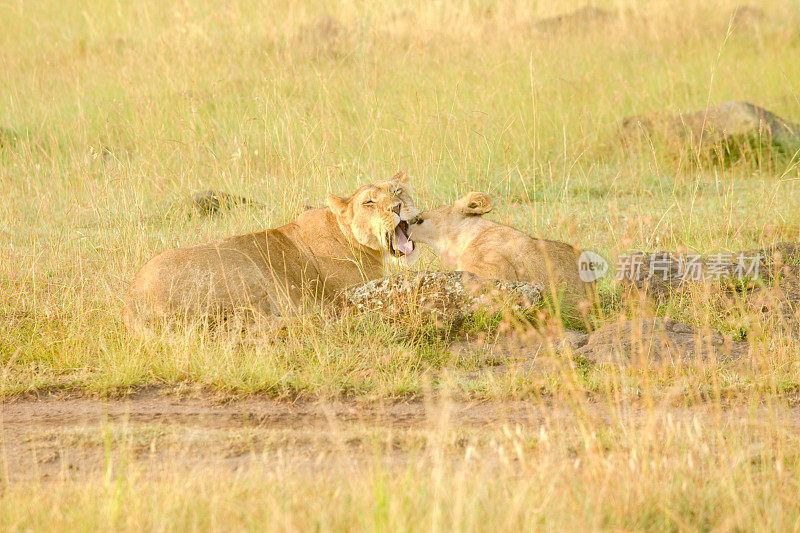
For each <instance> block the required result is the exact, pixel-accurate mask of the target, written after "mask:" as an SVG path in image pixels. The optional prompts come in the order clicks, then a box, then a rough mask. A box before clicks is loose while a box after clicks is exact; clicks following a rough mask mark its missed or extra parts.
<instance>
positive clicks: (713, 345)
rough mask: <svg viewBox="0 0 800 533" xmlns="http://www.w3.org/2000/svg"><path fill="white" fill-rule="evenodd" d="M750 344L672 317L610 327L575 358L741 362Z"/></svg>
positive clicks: (624, 361) (597, 361)
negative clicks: (699, 328) (739, 360)
mask: <svg viewBox="0 0 800 533" xmlns="http://www.w3.org/2000/svg"><path fill="white" fill-rule="evenodd" d="M747 349H748V345H747V344H746V343H743V342H736V341H733V340H731V339H729V338H725V337H723V336H722V335H721V334H720V333H719V332H718V331H715V330H712V329H707V330H705V331H701V330H698V329H696V328H694V327H692V326H689V325H687V324H683V323H680V322H676V321H674V320H672V319H669V318H648V319H636V320H627V321H623V322H617V323H613V324H608V325H605V326H603V327H601V328H600V329H598V330H597V331H595V332H593V333H592V334H591V335H589V339H588V341H587V342H586V344H585V345H584V346H583V347H581V348H579V349H577V350H575V352H574V355H576V356H578V357H581V358H584V359H586V360H588V361H589V362H591V363H595V364H600V363H622V364H629V363H631V364H636V365H644V366H648V365H650V364H651V363H677V362H679V361H697V360H706V359H713V360H720V361H729V360H735V359H738V358H740V357H742V356H744V355H746V354H747Z"/></svg>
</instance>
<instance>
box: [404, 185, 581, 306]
mask: <svg viewBox="0 0 800 533" xmlns="http://www.w3.org/2000/svg"><path fill="white" fill-rule="evenodd" d="M493 206H494V203H493V202H492V199H491V198H490V197H489V196H488V195H486V194H484V193H481V192H470V193H468V194H467V195H466V196H464V197H463V198H461V199H460V200H458V201H456V202H455V203H454V204H453V205H445V206H441V207H438V208H436V209H433V210H430V211H426V212H424V213H422V214H421V215H419V216H418V217H417V218H416V219H415V220H414V221H413V224H412V225H411V237H412V238H413V239H414V241H415V242H418V243H423V244H427V245H429V246H431V247H432V248H433V249H434V250H436V252H437V253H438V254H439V256H440V257H441V259H442V262H443V263H444V264H445V266H447V267H448V268H452V269H454V270H462V271H466V272H471V273H473V274H475V275H477V276H480V277H482V278H491V279H502V280H510V281H527V282H532V283H538V284H540V285H542V287H543V288H544V289H545V291H546V293H549V294H550V295H551V296H552V297H554V298H558V299H559V301H560V302H561V303H562V304H565V307H566V308H567V309H570V310H573V309H574V307H575V306H577V305H578V304H579V303H580V302H581V301H583V300H590V299H591V297H592V295H593V293H594V290H593V284H591V283H585V282H584V281H582V280H581V278H580V274H579V270H578V257H579V252H578V250H576V249H575V248H573V247H572V246H571V245H569V244H567V243H564V242H559V241H550V240H545V239H537V238H534V237H531V236H529V235H527V234H525V233H523V232H521V231H519V230H517V229H514V228H512V227H510V226H506V225H503V224H499V223H497V222H492V221H491V220H488V219H486V218H483V217H482V215H484V214H486V213H488V212H489V211H491V210H492V208H493Z"/></svg>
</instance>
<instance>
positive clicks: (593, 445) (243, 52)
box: [0, 0, 800, 530]
mask: <svg viewBox="0 0 800 533" xmlns="http://www.w3.org/2000/svg"><path fill="white" fill-rule="evenodd" d="M737 4H738V2H736V1H734V0H715V1H713V2H704V3H702V4H697V3H694V2H688V1H682V0H679V1H676V2H667V1H657V0H653V1H642V2H633V1H622V0H619V1H615V2H611V1H610V2H595V3H594V5H597V6H598V7H603V8H607V9H612V10H614V11H615V12H616V13H617V15H616V16H615V17H613V18H612V19H611V20H610V21H607V22H606V23H604V24H603V25H601V26H593V25H591V24H589V25H587V26H583V27H579V28H573V29H569V28H566V29H560V30H554V31H550V30H543V29H541V27H540V26H537V22H538V21H540V20H541V19H542V18H543V17H548V16H552V15H556V14H559V13H562V12H567V11H569V10H571V9H572V8H577V7H580V6H581V5H582V4H581V3H580V2H571V1H570V2H560V3H558V4H557V5H556V4H552V5H550V4H545V3H539V4H530V3H521V2H512V1H502V0H501V1H473V2H467V3H458V2H448V1H442V2H411V3H406V4H404V5H398V4H396V3H394V2H377V3H375V2H345V3H340V2H327V3H314V2H291V3H282V4H280V5H274V4H273V3H267V2H255V1H244V0H242V1H230V2H206V3H190V2H137V3H124V2H101V1H89V2H82V3H75V2H69V1H68V2H51V1H41V2H5V3H2V4H0V28H2V29H3V31H0V98H2V102H3V104H4V105H2V106H0V183H2V184H3V187H4V196H3V198H4V200H5V201H3V202H1V203H0V231H1V232H2V235H3V242H4V244H5V245H4V246H3V247H2V249H0V316H1V317H2V328H0V364H1V366H0V369H1V370H2V374H0V395H2V396H4V397H6V398H8V397H11V396H14V395H17V394H19V393H21V392H24V391H30V390H42V389H44V388H51V387H55V388H67V389H70V390H81V391H90V392H107V391H119V390H124V389H126V388H129V387H137V386H142V385H150V384H165V385H175V384H188V385H190V386H204V387H207V388H210V389H213V390H226V391H233V392H234V393H245V394H246V393H256V392H266V393H268V394H271V395H275V396H278V397H292V398H294V397H297V396H301V397H306V398H330V397H340V396H341V395H342V394H345V395H347V396H352V397H356V398H359V399H362V400H385V399H397V398H409V397H413V398H420V397H428V396H436V395H440V394H449V395H452V396H453V397H455V398H456V399H460V400H464V399H481V400H496V399H507V398H516V399H524V400H525V401H529V402H532V404H534V405H541V406H542V408H543V409H549V408H554V407H560V408H563V409H566V410H567V411H568V412H571V413H573V414H574V415H575V416H569V417H566V420H569V422H565V423H564V426H563V427H550V426H548V425H547V423H543V424H538V425H537V426H536V427H533V426H532V427H526V428H525V429H523V430H520V431H522V434H521V436H519V435H516V434H515V433H514V430H513V428H512V429H510V430H509V431H511V434H510V435H506V434H505V433H504V432H502V431H500V430H496V431H494V432H493V431H491V430H489V429H487V430H486V431H487V433H486V434H487V435H489V437H488V441H489V443H486V444H482V445H478V444H476V445H475V447H470V446H469V445H468V446H467V447H466V448H465V449H461V448H457V447H456V448H453V447H452V446H450V445H448V446H450V447H448V446H445V451H441V450H440V448H438V447H437V446H439V444H435V445H434V444H431V445H426V446H425V447H424V448H423V449H422V451H421V452H420V458H419V459H420V460H419V461H402V462H401V463H400V465H399V466H398V465H397V464H390V465H388V466H387V465H386V464H385V462H383V461H382V459H383V456H382V452H381V451H380V450H381V447H380V446H378V451H376V452H375V453H374V454H372V455H370V454H367V455H368V456H367V457H361V458H360V459H359V461H358V462H359V464H360V466H359V469H358V470H356V472H357V475H338V476H337V475H330V476H322V477H319V478H318V477H315V476H312V475H309V474H308V473H307V472H306V473H304V472H302V471H299V472H296V471H295V469H294V467H292V465H288V466H285V467H284V466H281V467H280V468H278V467H274V468H273V467H269V468H267V467H265V468H263V469H256V470H255V471H254V472H250V473H247V474H242V475H239V476H233V477H231V478H230V479H227V478H226V480H227V481H228V482H229V485H226V488H225V490H221V489H220V483H218V482H217V479H216V478H215V477H213V476H212V475H210V474H202V473H200V474H198V475H197V477H196V478H193V479H187V478H186V476H184V475H183V474H176V475H175V477H174V479H169V478H168V479H161V480H150V479H142V478H141V477H139V476H138V475H137V474H136V471H135V469H133V470H132V471H124V472H121V473H119V474H118V475H116V474H115V475H114V476H112V477H110V478H109V479H108V480H106V481H105V482H104V483H99V484H98V483H96V482H85V483H82V482H76V481H70V480H67V481H64V482H63V483H60V484H57V486H56V487H55V488H53V487H50V486H47V487H43V486H40V485H21V486H10V485H8V484H5V485H2V486H3V489H2V490H3V497H2V501H1V502H0V507H2V509H3V512H2V513H0V517H2V518H0V519H2V520H3V521H4V524H5V526H6V527H8V528H9V529H26V528H28V527H32V528H36V529H40V528H42V529H47V528H48V527H50V526H51V527H52V528H55V527H60V526H64V527H67V528H71V529H83V528H85V527H97V528H100V527H104V528H105V527H114V528H121V529H139V528H141V527H145V528H152V529H162V528H163V529H189V528H197V529H201V528H202V529H206V528H222V527H225V525H226V524H228V523H233V524H235V525H237V526H238V527H240V528H255V527H260V526H262V525H264V524H265V523H266V524H268V525H270V526H271V527H274V528H275V529H308V528H311V527H319V528H320V529H345V528H349V527H352V528H357V529H382V528H385V529H451V528H452V527H453V526H455V527H458V528H459V529H475V530H482V529H494V528H495V526H496V527H497V528H499V529H519V528H523V527H525V528H540V529H557V530H563V529H579V528H580V529H584V528H585V529H604V528H608V529H616V528H619V529H638V528H644V529H715V528H718V529H723V530H733V529H748V530H749V529H780V530H784V529H797V528H798V525H797V524H798V522H797V520H798V519H797V516H798V513H797V506H798V498H797V493H798V491H797V467H798V461H797V457H796V451H795V448H796V438H797V437H796V428H795V425H794V421H793V419H792V416H793V415H792V411H791V410H789V411H786V413H788V414H785V415H784V414H778V413H783V412H784V411H783V410H785V409H788V408H790V407H791V405H792V404H793V402H794V401H795V398H796V396H797V390H798V387H799V386H800V385H799V384H798V377H797V376H798V374H797V371H798V361H800V358H798V349H797V348H798V344H797V340H796V339H795V338H794V337H793V336H792V335H787V334H785V333H784V332H783V330H782V328H781V327H780V325H779V324H771V323H766V324H762V318H761V317H759V316H757V315H755V314H753V313H752V312H751V311H748V310H747V309H745V308H744V307H741V306H729V307H727V308H725V309H724V312H723V311H721V310H720V306H719V302H718V301H717V300H716V299H715V295H713V294H707V293H701V292H698V293H697V294H692V295H690V296H689V297H685V298H682V299H675V300H674V301H671V302H670V303H669V304H668V305H667V306H666V307H665V308H661V309H652V308H650V309H644V310H642V309H634V310H632V309H630V308H629V307H628V306H627V305H626V304H625V303H624V302H621V301H620V300H619V295H618V293H617V289H616V287H615V286H614V284H613V283H611V282H609V281H606V282H604V283H603V284H602V285H601V292H602V294H603V297H604V298H605V302H606V305H605V307H604V309H603V311H602V313H600V314H599V316H598V317H596V318H597V320H598V321H599V322H600V323H603V322H608V321H612V320H616V319H617V318H619V317H620V316H628V315H630V314H631V313H634V312H636V313H653V312H659V313H665V312H666V313H669V314H670V315H671V316H673V317H678V318H680V319H681V320H683V321H685V322H688V323H690V324H694V325H697V326H711V327H715V328H718V329H721V330H722V331H723V332H724V333H728V334H739V333H740V332H741V331H742V330H743V328H744V329H745V330H747V331H750V332H752V333H751V335H750V337H749V340H751V341H752V349H751V352H750V355H749V356H748V362H747V364H745V365H743V366H740V367H736V368H730V367H727V366H725V365H721V364H716V363H708V364H706V363H702V364H696V365H694V364H688V365H685V366H682V367H678V368H662V369H655V370H653V369H649V370H641V369H621V368H618V369H608V368H604V369H592V368H583V367H580V366H578V367H576V366H574V365H569V364H567V363H564V364H563V365H562V366H561V367H559V368H555V369H550V370H546V371H543V372H542V373H539V374H533V375H522V374H515V373H513V372H512V373H509V374H503V375H500V374H497V375H495V374H492V373H480V372H479V371H480V370H481V369H482V368H484V367H485V366H486V363H487V361H485V360H484V359H483V358H482V355H481V354H479V353H475V354H461V355H453V353H451V352H450V351H449V350H448V349H447V339H442V338H441V337H440V336H437V335H436V334H435V333H434V332H430V331H427V330H420V329H419V328H417V327H416V326H417V324H415V323H413V322H411V323H408V324H399V325H398V324H397V323H393V322H390V321H384V320H376V319H374V318H372V317H366V318H364V317H361V318H359V317H351V318H346V319H337V320H325V319H323V318H320V317H308V318H306V319H304V320H301V321H298V322H297V323H296V324H293V325H292V326H290V328H289V329H288V330H287V331H286V332H284V334H283V336H282V337H281V338H278V339H276V340H274V342H270V343H262V344H255V345H244V346H242V345H240V344H238V343H235V342H217V341H215V340H213V339H207V338H202V337H200V338H187V339H186V341H185V342H184V343H183V344H177V345H175V344H167V343H161V342H142V341H140V340H139V339H136V338H132V337H131V336H130V335H128V334H127V333H126V332H125V331H124V330H123V327H122V324H121V319H120V311H121V297H122V294H123V293H124V290H125V289H126V286H127V282H128V280H129V279H130V278H131V276H132V274H133V272H134V271H135V270H136V268H138V267H139V266H140V265H141V264H142V263H143V262H144V261H146V260H147V259H148V258H149V257H151V256H152V255H154V254H155V253H157V252H158V251H160V250H162V249H164V248H166V247H170V246H177V245H182V244H189V243H193V242H198V241H204V240H208V239H211V238H215V237H218V236H222V235H229V234H234V233H240V232H246V231H251V230H255V229H259V228H264V227H273V226H277V225H279V224H281V223H283V222H285V221H288V220H291V219H292V218H293V217H294V216H295V215H296V213H298V212H299V211H300V210H301V209H303V206H305V205H319V204H321V202H322V201H323V198H324V194H325V193H326V192H329V191H331V192H338V193H342V194H345V193H347V192H348V191H351V190H353V189H354V188H355V187H356V186H357V185H358V184H359V183H361V182H363V181H365V180H368V179H371V178H372V177H376V176H389V175H392V174H394V173H395V172H396V171H397V170H398V169H403V170H405V171H406V172H407V173H409V174H410V175H412V176H413V177H414V179H415V181H416V194H417V197H418V199H419V201H420V203H421V204H422V205H423V206H432V205H436V204H438V203H443V202H449V201H451V200H453V199H454V198H456V197H458V196H460V195H462V194H463V193H465V192H467V191H468V190H483V191H486V192H489V193H490V194H492V195H493V196H494V197H495V199H496V204H497V208H496V210H495V213H493V214H492V217H494V219H495V220H499V221H502V222H507V223H510V224H513V225H514V226H517V227H519V228H521V229H523V230H525V231H527V232H529V233H531V234H536V235H541V236H544V237H547V238H553V239H561V240H566V241H569V242H571V243H574V244H575V245H578V246H581V247H583V248H589V249H593V250H596V251H598V252H600V253H601V254H603V255H605V256H607V257H614V256H616V255H618V254H620V253H625V252H629V251H631V250H635V249H641V250H654V249H670V250H679V249H690V250H696V251H699V252H713V251H718V250H731V249H734V250H735V249H748V248H756V247H761V246H765V245H769V244H771V243H773V242H775V241H780V240H797V233H798V229H800V215H799V213H800V203H799V202H800V200H798V198H800V196H799V195H798V194H797V187H798V184H797V178H798V177H800V176H799V174H798V167H797V160H796V158H795V159H793V158H792V157H791V155H789V156H787V155H785V154H784V155H774V154H767V155H766V156H765V157H761V158H758V157H754V156H753V155H752V154H750V155H746V156H745V157H743V158H742V159H739V160H736V161H733V162H731V163H729V164H724V165H718V164H711V163H708V162H703V161H699V162H698V161H697V160H696V159H695V158H693V157H692V155H691V154H689V153H686V154H677V155H675V154H669V155H668V154H665V153H663V152H662V151H660V150H659V148H658V147H655V146H654V147H651V148H648V147H646V146H645V147H643V148H642V149H640V150H637V151H633V152H630V151H625V150H623V149H622V148H621V147H620V145H619V143H618V142H617V138H616V136H615V131H616V124H617V123H618V121H619V120H620V119H622V118H623V117H625V116H629V115H635V114H640V113H643V112H647V111H653V110H673V111H677V110H693V109H699V108H702V107H704V106H706V105H708V104H709V103H719V102H723V101H727V100H732V99H740V100H748V101H752V102H754V103H756V104H759V105H762V106H764V107H766V108H768V109H770V110H772V111H774V112H776V113H778V114H779V115H781V116H785V117H787V118H789V119H794V120H800V97H799V95H800V93H799V92H798V80H800V65H798V62H797V61H796V57H797V56H798V52H800V34H798V30H797V28H798V27H800V10H799V9H798V8H797V6H796V5H795V3H794V2H791V1H788V0H786V1H781V0H776V1H774V2H763V3H759V4H757V5H756V4H754V7H755V8H757V9H759V10H762V11H763V16H761V17H755V18H752V19H747V20H745V21H740V22H738V23H735V24H732V19H731V13H732V10H733V9H734V8H735V7H736V6H737ZM202 188H219V189H223V190H226V191H229V192H233V193H237V194H241V195H244V196H247V197H251V198H254V199H256V200H258V201H260V202H262V203H264V204H265V205H266V207H265V208H263V209H261V208H257V207H247V208H243V209H240V210H235V211H232V212H230V213H227V214H225V215H224V216H221V217H215V218H199V217H197V216H194V215H192V214H191V212H190V210H188V209H187V208H185V206H183V205H182V204H181V199H182V198H185V197H186V196H187V195H188V193H189V192H191V191H193V190H197V189H202ZM426 265H433V266H435V265H436V263H435V260H434V259H433V258H432V257H428V258H426V259H425V260H424V261H423V262H422V264H421V266H426ZM475 328H476V329H480V324H477V325H476V326H475ZM501 362H502V361H501ZM475 373H478V375H477V377H475V376H474V375H473V374H475ZM593 404H599V405H600V406H601V408H602V409H603V410H605V411H608V412H611V413H625V412H627V410H629V409H633V410H636V411H637V412H638V413H639V414H638V415H637V416H636V417H630V418H626V417H625V416H622V415H620V417H619V418H616V419H613V420H611V421H608V420H605V419H598V418H592V417H588V418H586V417H584V416H583V414H584V413H585V412H586V411H587V410H590V406H591V405H593ZM684 405H690V406H691V408H692V409H699V410H703V411H706V410H707V411H710V413H711V415H708V416H707V417H705V416H706V415H703V416H701V415H699V414H696V413H695V411H689V413H688V414H685V415H684V414H682V413H684V411H681V410H680V409H677V407H678V406H684ZM731 405H734V406H737V408H739V409H742V410H743V411H737V413H740V412H741V413H745V414H742V415H741V416H738V415H737V416H734V415H731V414H730V411H728V408H729V407H730V406H731ZM765 407H766V408H765ZM673 410H674V412H673ZM695 417H696V418H695ZM634 419H635V422H634ZM670 420H671V421H670ZM695 420H699V422H695ZM552 423H553V424H555V422H552ZM540 428H542V429H540ZM442 431H443V436H441V439H442V440H444V441H448V439H451V437H452V435H454V434H456V433H457V430H456V429H455V428H451V429H450V430H442ZM526 432H529V433H530V434H527V433H526ZM492 439H494V440H495V441H496V442H495V444H494V445H492V444H491V440H492ZM437 442H438V441H437ZM442 446H444V445H442ZM472 449H479V451H480V453H477V452H470V451H469V450H472ZM501 450H502V452H501ZM472 453H477V454H476V455H471V454H472ZM337 468H338V467H337ZM342 468H344V467H342ZM167 477H168V476H167ZM310 495H313V496H314V499H313V500H312V501H309V496H310ZM19 502H24V504H20V503H19Z"/></svg>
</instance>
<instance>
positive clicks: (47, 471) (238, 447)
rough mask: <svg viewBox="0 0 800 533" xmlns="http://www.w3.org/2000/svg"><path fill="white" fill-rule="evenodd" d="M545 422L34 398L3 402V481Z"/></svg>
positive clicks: (178, 401)
mask: <svg viewBox="0 0 800 533" xmlns="http://www.w3.org/2000/svg"><path fill="white" fill-rule="evenodd" d="M542 420H543V415H542V413H541V411H539V410H538V408H536V407H534V406H532V405H531V404H526V403H523V402H517V403H508V402H505V403H503V402H498V403H457V404H453V403H448V404H441V403H438V404H435V405H431V404H426V403H424V402H412V403H408V402H399V403H385V404H380V405H378V404H366V405H365V404H359V403H355V402H337V403H311V402H294V403H292V402H286V401H276V400H272V399H269V398H251V399H245V400H237V401H227V402H223V401H221V400H220V399H219V398H215V397H210V396H200V397H197V396H195V397H190V398H186V397H179V396H177V395H175V394H173V393H169V392H164V391H161V390H159V389H150V390H146V391H142V392H139V393H136V394H134V395H132V396H130V397H128V398H125V399H113V400H104V399H101V398H87V397H70V396H68V395H65V394H51V395H45V396H43V397H38V398H37V397H33V396H29V397H26V398H21V399H17V400H13V401H10V402H6V403H4V404H2V405H1V406H0V477H5V478H6V479H9V480H11V481H20V480H32V479H59V478H61V477H70V478H74V477H83V476H88V475H93V474H99V473H102V472H103V471H104V469H105V468H106V466H107V464H108V458H109V451H110V453H111V454H112V455H114V456H116V455H118V454H123V453H127V454H129V456H130V458H132V459H133V462H135V463H136V465H137V466H138V467H141V468H142V469H143V470H144V471H145V472H153V473H155V472H159V471H161V470H162V469H163V468H164V467H165V466H168V467H169V469H170V470H173V471H174V470H187V469H195V468H201V467H210V466H218V467H223V468H225V469H228V470H237V469H239V468H243V467H245V466H247V465H249V464H251V463H252V462H253V461H255V460H257V461H259V462H261V463H263V462H264V460H265V458H266V459H267V461H268V462H269V456H270V453H269V451H270V450H271V451H273V452H274V451H276V450H281V452H282V453H283V454H284V455H285V454H286V453H288V454H289V455H290V456H291V458H292V463H293V465H295V466H296V465H297V464H300V465H303V463H306V464H307V466H310V467H312V468H317V467H319V466H320V465H319V464H316V463H320V457H322V456H325V457H329V456H330V455H331V452H337V450H338V451H342V449H346V451H347V453H348V455H350V456H351V458H352V456H356V457H357V456H358V455H359V453H360V452H362V451H365V450H368V449H369V446H368V443H366V442H364V439H363V438H362V437H363V434H364V433H365V432H367V433H368V432H370V431H372V432H374V431H376V430H377V431H384V432H387V431H388V432H392V431H394V432H397V433H403V432H404V431H408V430H411V431H413V430H420V431H425V430H427V429H435V428H436V427H441V426H443V425H446V426H447V427H449V428H452V427H455V428H466V429H469V428H486V427H500V426H502V425H506V424H512V425H517V424H520V425H529V424H540V423H541V422H542ZM339 441H341V442H339ZM362 448H363V449H362ZM400 449H401V451H402V446H401V447H400ZM271 455H275V454H271ZM277 455H281V454H277ZM323 459H324V458H323ZM322 462H325V461H324V460H322Z"/></svg>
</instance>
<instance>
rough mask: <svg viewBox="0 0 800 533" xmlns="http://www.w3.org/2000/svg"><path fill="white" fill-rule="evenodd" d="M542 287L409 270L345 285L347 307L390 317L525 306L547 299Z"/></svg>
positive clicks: (457, 316)
mask: <svg viewBox="0 0 800 533" xmlns="http://www.w3.org/2000/svg"><path fill="white" fill-rule="evenodd" d="M542 294H543V289H542V287H541V286H539V285H535V284H532V283H525V282H512V281H501V280H495V279H483V278H479V277H477V276H475V275H474V274H470V273H469V272H425V271H420V272H404V273H401V274H398V275H395V276H391V277H387V278H380V279H376V280H372V281H369V282H367V283H364V284H362V285H358V286H356V287H353V288H351V289H348V290H346V291H345V292H344V293H343V294H342V300H343V303H344V305H345V306H346V307H350V308H355V309H357V310H359V311H364V312H378V313H381V314H384V315H387V316H392V317H400V316H406V315H416V314H419V315H424V316H427V317H433V318H435V319H437V320H441V321H447V322H451V321H457V320H462V319H464V318H466V317H468V316H470V315H472V314H474V313H476V312H478V311H481V310H484V311H486V310H488V311H499V310H504V309H505V310H512V311H525V310H529V309H534V308H536V307H537V306H539V305H540V304H541V303H542Z"/></svg>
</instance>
